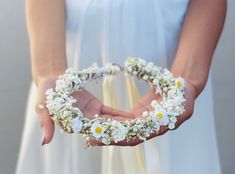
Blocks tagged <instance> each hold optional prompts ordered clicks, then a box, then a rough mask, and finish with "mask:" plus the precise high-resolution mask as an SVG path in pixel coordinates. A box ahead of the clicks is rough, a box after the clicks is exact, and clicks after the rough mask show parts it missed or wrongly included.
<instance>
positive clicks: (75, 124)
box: [71, 117, 83, 133]
mask: <svg viewBox="0 0 235 174" xmlns="http://www.w3.org/2000/svg"><path fill="white" fill-rule="evenodd" d="M71 127H72V129H73V132H76V133H79V132H80V131H81V130H82V127H83V123H82V121H81V120H80V119H79V118H78V117H76V118H74V119H72V120H71Z"/></svg>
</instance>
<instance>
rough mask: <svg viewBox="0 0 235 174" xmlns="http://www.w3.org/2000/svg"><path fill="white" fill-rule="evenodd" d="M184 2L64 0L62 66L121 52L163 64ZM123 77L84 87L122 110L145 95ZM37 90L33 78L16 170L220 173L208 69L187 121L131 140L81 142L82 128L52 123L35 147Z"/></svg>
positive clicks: (119, 59) (36, 173) (171, 51)
mask: <svg viewBox="0 0 235 174" xmlns="http://www.w3.org/2000/svg"><path fill="white" fill-rule="evenodd" d="M188 1H189V0H66V12H67V33H66V34H67V42H66V46H67V48H66V49H67V61H68V65H69V66H70V67H75V68H78V69H82V68H86V67H88V66H89V65H91V64H92V63H93V62H97V63H98V64H99V65H102V64H104V63H105V62H116V63H120V64H122V63H123V61H124V59H125V58H126V57H127V56H139V57H142V58H145V59H146V61H152V62H154V63H156V64H159V65H161V66H164V67H167V68H170V66H171V64H172V60H173V59H174V55H175V52H176V47H177V42H178V38H179V32H180V30H181V27H182V23H183V20H184V15H185V12H186V10H187V6H188ZM124 78H125V77H123V76H121V75H120V76H118V77H116V78H112V77H107V78H105V80H104V81H103V82H102V81H100V83H99V84H97V85H96V86H93V87H92V86H91V84H90V85H88V86H87V89H89V90H90V91H91V92H92V93H93V94H95V95H96V96H97V97H99V98H100V99H102V100H103V101H104V103H105V104H107V105H110V106H113V107H117V108H121V109H123V110H128V109H129V108H130V106H131V105H132V104H133V102H134V101H136V99H138V98H137V93H138V92H139V94H140V95H144V94H145V93H146V92H147V91H148V90H149V86H148V85H146V84H144V83H141V82H140V81H138V80H136V79H134V80H133V79H132V80H130V79H129V80H127V79H124ZM136 87H138V89H137V88H136ZM102 89H103V95H102ZM36 90H37V89H36V86H35V84H34V82H33V81H32V83H31V88H30V92H29V96H28V105H27V110H26V119H25V126H24V131H23V137H22V142H21V148H20V153H19V158H18V163H17V168H16V174H99V173H101V174H188V173H190V174H220V173H221V171H220V162H219V158H218V149H217V142H216V136H215V135H216V134H215V127H214V118H213V98H212V97H213V96H212V85H211V76H209V80H208V82H207V85H206V87H205V89H204V91H203V92H202V93H201V95H200V96H199V98H198V99H197V101H196V104H195V111H194V114H193V116H192V117H191V119H190V120H189V121H187V122H185V123H184V124H183V125H182V126H181V127H180V128H178V129H177V130H176V131H170V132H168V133H167V134H165V135H163V136H161V137H156V138H154V139H152V140H150V141H147V142H145V143H142V144H140V145H138V146H136V147H95V148H91V149H84V147H83V139H82V137H81V135H75V134H73V135H68V134H64V133H61V132H60V131H59V129H58V127H57V129H56V131H55V135H54V139H53V141H52V143H51V144H49V145H45V146H44V147H42V146H41V140H42V139H41V136H42V131H41V129H40V126H39V121H38V117H37V115H36V113H35V111H34V102H35V97H36ZM131 94H132V95H131ZM133 94H136V95H133Z"/></svg>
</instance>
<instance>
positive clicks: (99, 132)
mask: <svg viewBox="0 0 235 174" xmlns="http://www.w3.org/2000/svg"><path fill="white" fill-rule="evenodd" d="M91 132H92V134H93V136H94V137H95V138H97V139H98V138H100V137H102V136H103V134H104V127H103V126H102V125H101V124H100V123H99V122H94V123H93V124H92V126H91Z"/></svg>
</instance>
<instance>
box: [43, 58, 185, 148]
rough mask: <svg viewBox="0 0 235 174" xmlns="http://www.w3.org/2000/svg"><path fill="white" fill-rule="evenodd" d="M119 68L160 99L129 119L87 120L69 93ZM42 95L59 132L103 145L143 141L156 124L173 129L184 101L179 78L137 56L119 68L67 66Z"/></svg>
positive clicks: (100, 118)
mask: <svg viewBox="0 0 235 174" xmlns="http://www.w3.org/2000/svg"><path fill="white" fill-rule="evenodd" d="M121 71H124V73H125V75H133V76H136V77H138V79H143V80H144V81H146V82H147V83H148V84H149V85H151V87H152V88H153V89H155V91H156V93H158V92H159V93H160V95H161V96H162V100H161V102H157V101H156V100H153V101H152V102H151V107H152V108H153V110H152V111H145V112H143V114H142V117H139V118H135V119H133V120H131V121H117V120H113V119H107V118H103V117H101V116H99V115H98V114H96V115H95V117H94V119H88V118H86V117H84V116H83V114H82V112H81V111H80V109H79V108H77V107H74V106H73V104H74V103H76V101H77V100H76V99H75V98H73V97H72V96H71V94H72V93H74V92H76V91H79V90H82V89H83V88H84V85H85V84H86V83H88V82H89V81H92V80H95V79H98V78H101V77H104V76H106V75H116V74H118V73H119V72H121ZM45 94H46V101H45V103H46V107H47V108H48V111H49V113H50V115H51V118H52V119H53V120H54V121H55V122H56V123H58V124H59V126H60V127H61V128H62V130H63V131H65V132H68V133H73V132H74V133H81V134H83V136H84V137H85V139H86V142H89V140H97V141H99V142H102V143H104V144H106V145H109V144H110V143H111V142H112V141H114V142H116V143H117V142H119V141H122V140H127V141H128V140H130V139H132V138H139V139H141V140H144V141H145V140H146V138H147V137H149V136H150V134H151V133H154V132H157V131H159V129H160V126H168V128H169V129H174V127H175V123H176V121H177V116H179V115H181V114H182V113H183V112H184V101H185V98H184V79H183V78H181V77H177V78H176V77H173V74H172V73H171V72H170V71H168V70H167V69H162V68H161V67H158V66H155V65H154V64H153V63H152V62H150V63H146V62H145V60H143V59H141V58H139V57H128V58H127V60H126V61H125V63H124V67H123V68H122V67H121V66H120V65H118V64H111V63H108V64H106V65H105V66H104V67H101V68H100V67H98V66H97V65H96V64H93V65H92V66H90V67H89V68H87V69H83V70H80V71H78V70H75V69H73V68H68V69H67V70H66V71H65V74H63V75H60V76H59V78H58V80H57V81H56V87H55V91H54V90H53V89H52V88H50V89H48V90H47V91H46V93H45ZM87 146H88V144H87Z"/></svg>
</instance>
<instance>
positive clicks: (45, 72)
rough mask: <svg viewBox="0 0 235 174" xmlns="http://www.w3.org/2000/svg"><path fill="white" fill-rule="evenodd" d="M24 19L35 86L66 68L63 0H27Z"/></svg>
mask: <svg viewBox="0 0 235 174" xmlns="http://www.w3.org/2000/svg"><path fill="white" fill-rule="evenodd" d="M26 21H27V29H28V35H29V42H30V53H31V68H32V77H33V80H34V81H35V83H36V85H38V83H40V81H42V80H43V79H45V78H50V77H53V76H55V75H59V74H61V73H63V72H64V70H65V69H66V67H67V61H66V48H65V7H64V0H26Z"/></svg>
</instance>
